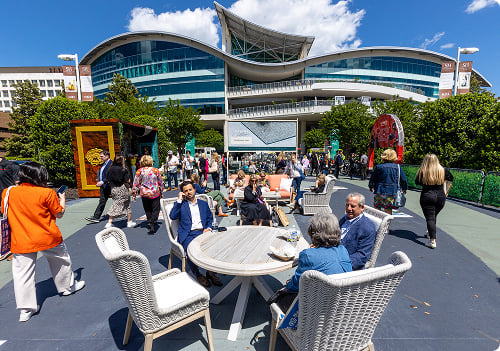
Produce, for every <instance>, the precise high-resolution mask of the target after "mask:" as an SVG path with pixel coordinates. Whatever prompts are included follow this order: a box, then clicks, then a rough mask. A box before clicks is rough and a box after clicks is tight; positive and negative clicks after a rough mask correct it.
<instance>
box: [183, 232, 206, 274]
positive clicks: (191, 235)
mask: <svg viewBox="0 0 500 351" xmlns="http://www.w3.org/2000/svg"><path fill="white" fill-rule="evenodd" d="M201 234H203V230H195V231H192V232H190V233H189V234H188V236H187V238H186V239H185V240H184V242H183V243H181V245H182V247H183V248H184V252H186V255H187V251H188V246H189V244H191V241H193V240H194V239H195V238H196V237H197V236H198V235H201ZM186 261H187V267H186V268H188V269H189V270H191V272H192V273H193V275H194V276H195V277H197V276H198V274H200V270H199V268H198V266H197V265H195V264H194V263H193V262H191V260H190V259H189V256H187V259H186Z"/></svg>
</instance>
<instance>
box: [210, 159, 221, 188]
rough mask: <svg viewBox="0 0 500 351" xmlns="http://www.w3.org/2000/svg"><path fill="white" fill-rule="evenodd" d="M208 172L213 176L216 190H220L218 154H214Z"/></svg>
mask: <svg viewBox="0 0 500 351" xmlns="http://www.w3.org/2000/svg"><path fill="white" fill-rule="evenodd" d="M208 170H209V171H210V174H211V175H212V181H213V182H214V190H220V157H219V154H218V153H217V152H214V153H213V154H212V159H211V160H210V162H209V164H208Z"/></svg>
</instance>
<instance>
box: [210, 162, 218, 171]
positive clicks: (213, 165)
mask: <svg viewBox="0 0 500 351" xmlns="http://www.w3.org/2000/svg"><path fill="white" fill-rule="evenodd" d="M218 171H219V167H218V164H217V162H215V160H212V161H210V164H209V166H208V173H217V172H218Z"/></svg>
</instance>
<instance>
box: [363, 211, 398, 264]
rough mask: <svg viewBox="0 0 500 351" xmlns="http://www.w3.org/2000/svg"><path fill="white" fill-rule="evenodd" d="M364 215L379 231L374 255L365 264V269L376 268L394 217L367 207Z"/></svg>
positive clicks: (374, 246)
mask: <svg viewBox="0 0 500 351" xmlns="http://www.w3.org/2000/svg"><path fill="white" fill-rule="evenodd" d="M363 213H364V215H365V216H366V217H368V219H369V220H370V221H372V223H373V224H374V225H375V228H376V229H377V234H376V236H375V243H374V244H373V249H372V253H371V254H370V258H369V259H368V261H367V262H366V263H365V268H372V267H375V262H376V261H377V257H378V253H379V252H380V247H381V246H382V242H383V241H384V238H385V235H386V234H387V233H388V232H389V225H390V224H391V221H392V219H393V218H394V217H393V216H392V215H390V214H388V213H385V212H383V211H379V210H377V209H375V208H373V207H370V206H367V205H365V210H364V211H363Z"/></svg>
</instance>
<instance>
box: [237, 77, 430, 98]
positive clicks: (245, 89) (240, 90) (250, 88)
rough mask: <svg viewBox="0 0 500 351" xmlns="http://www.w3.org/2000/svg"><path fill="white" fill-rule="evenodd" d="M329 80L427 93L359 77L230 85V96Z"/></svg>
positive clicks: (287, 89) (301, 87)
mask: <svg viewBox="0 0 500 351" xmlns="http://www.w3.org/2000/svg"><path fill="white" fill-rule="evenodd" d="M328 82H335V83H360V84H372V85H379V86H386V87H390V88H395V89H400V90H406V91H410V92H412V93H415V94H420V95H425V93H424V91H423V90H421V89H415V88H412V87H408V86H406V85H403V84H401V83H392V82H380V81H376V80H359V79H298V80H288V81H282V82H271V83H262V84H253V85H243V86H238V87H229V88H228V97H229V98H231V97H240V96H248V95H259V94H270V93H273V92H292V91H300V90H310V89H312V85H313V84H315V83H328Z"/></svg>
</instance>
